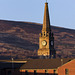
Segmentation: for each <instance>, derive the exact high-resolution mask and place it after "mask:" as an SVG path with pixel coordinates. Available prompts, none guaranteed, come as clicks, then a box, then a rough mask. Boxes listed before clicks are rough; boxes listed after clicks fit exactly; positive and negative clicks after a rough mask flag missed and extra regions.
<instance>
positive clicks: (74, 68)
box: [58, 59, 75, 75]
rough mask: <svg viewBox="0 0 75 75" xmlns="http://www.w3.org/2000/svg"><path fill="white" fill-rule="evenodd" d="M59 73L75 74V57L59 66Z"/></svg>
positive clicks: (59, 74) (61, 74) (60, 74)
mask: <svg viewBox="0 0 75 75" xmlns="http://www.w3.org/2000/svg"><path fill="white" fill-rule="evenodd" d="M66 69H67V71H68V73H67V72H66ZM58 75H75V59H74V60H72V61H69V62H68V63H66V64H64V65H62V66H61V67H59V68H58Z"/></svg>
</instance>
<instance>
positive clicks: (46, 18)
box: [42, 2, 50, 32]
mask: <svg viewBox="0 0 75 75" xmlns="http://www.w3.org/2000/svg"><path fill="white" fill-rule="evenodd" d="M45 31H47V32H49V31H50V19H49V10H48V3H47V2H46V3H45V10H44V19H43V28H42V32H45Z"/></svg>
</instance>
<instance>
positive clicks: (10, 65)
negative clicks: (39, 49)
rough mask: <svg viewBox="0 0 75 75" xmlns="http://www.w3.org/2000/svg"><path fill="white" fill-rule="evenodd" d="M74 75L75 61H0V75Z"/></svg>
mask: <svg viewBox="0 0 75 75" xmlns="http://www.w3.org/2000/svg"><path fill="white" fill-rule="evenodd" d="M31 74H32V75H47V74H48V75H75V59H73V58H63V59H59V58H58V59H29V60H28V59H27V60H23V61H22V60H21V61H19V60H18V61H15V60H13V61H10V62H9V61H8V60H7V61H4V60H3V61H0V75H31Z"/></svg>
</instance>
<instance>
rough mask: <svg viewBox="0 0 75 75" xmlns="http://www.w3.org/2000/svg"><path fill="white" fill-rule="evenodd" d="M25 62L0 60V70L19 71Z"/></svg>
mask: <svg viewBox="0 0 75 75" xmlns="http://www.w3.org/2000/svg"><path fill="white" fill-rule="evenodd" d="M26 62H27V60H13V61H12V60H0V69H12V68H14V69H15V68H17V69H19V68H20V67H21V66H22V65H23V64H25V63H26Z"/></svg>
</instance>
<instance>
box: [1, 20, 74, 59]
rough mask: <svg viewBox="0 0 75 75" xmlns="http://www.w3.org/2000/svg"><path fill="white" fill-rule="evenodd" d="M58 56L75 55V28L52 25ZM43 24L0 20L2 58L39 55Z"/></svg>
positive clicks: (22, 57)
mask: <svg viewBox="0 0 75 75" xmlns="http://www.w3.org/2000/svg"><path fill="white" fill-rule="evenodd" d="M51 28H52V31H53V32H54V37H55V49H56V52H57V57H75V30H72V29H66V28H61V27H55V26H51ZM41 29H42V24H38V23H30V22H16V21H5V20H0V59H10V57H14V58H15V59H17V58H18V59H25V58H29V57H31V56H37V50H38V48H39V46H38V44H39V41H38V40H39V33H40V32H41Z"/></svg>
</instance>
